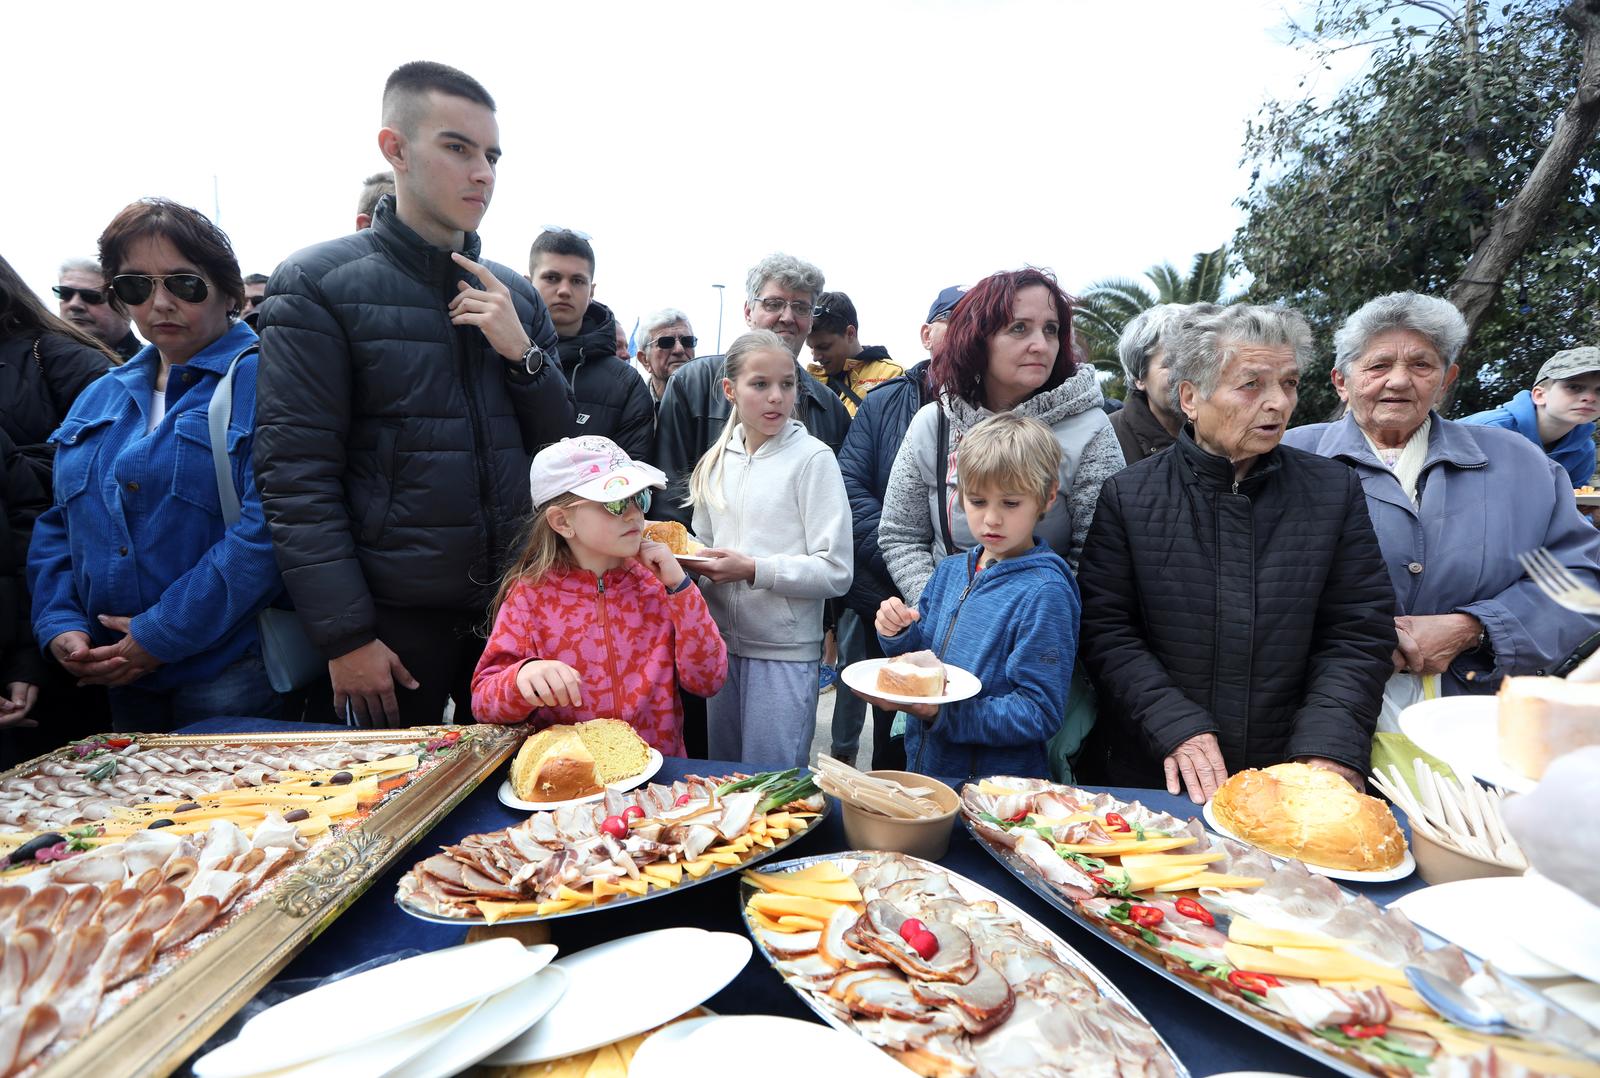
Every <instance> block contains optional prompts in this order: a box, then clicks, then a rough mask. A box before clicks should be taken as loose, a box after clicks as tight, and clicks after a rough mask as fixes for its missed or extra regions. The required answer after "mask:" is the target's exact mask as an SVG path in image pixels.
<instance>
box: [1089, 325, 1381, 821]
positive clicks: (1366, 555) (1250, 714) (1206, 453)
mask: <svg viewBox="0 0 1600 1078" xmlns="http://www.w3.org/2000/svg"><path fill="white" fill-rule="evenodd" d="M1168 347H1169V348H1170V349H1171V350H1172V353H1173V355H1172V382H1173V385H1174V387H1175V389H1174V392H1173V396H1174V397H1175V404H1176V405H1178V406H1180V407H1181V410H1182V412H1183V413H1184V415H1186V416H1187V417H1188V418H1189V420H1190V421H1191V423H1192V426H1190V427H1187V428H1185V429H1184V430H1183V431H1181V432H1180V434H1179V436H1178V440H1177V442H1176V443H1175V444H1174V446H1173V447H1172V448H1171V449H1170V450H1169V451H1167V452H1164V453H1159V454H1157V455H1155V456H1154V457H1149V458H1146V459H1145V460H1143V461H1140V462H1139V463H1138V464H1135V465H1133V466H1132V467H1130V468H1128V469H1126V470H1124V471H1122V472H1119V473H1118V474H1117V475H1115V476H1113V477H1112V478H1110V479H1108V480H1107V481H1106V483H1105V486H1104V487H1103V488H1102V489H1101V492H1100V502H1099V505H1098V507H1097V508H1096V510H1095V517H1094V524H1093V526H1092V527H1091V529H1090V532H1089V537H1088V540H1087V542H1086V543H1085V545H1084V550H1083V558H1082V561H1081V563H1080V565H1079V568H1078V586H1079V588H1080V589H1081V590H1082V593H1083V621H1082V627H1081V631H1080V633H1079V637H1078V639H1079V642H1080V644H1079V646H1080V650H1081V654H1082V656H1083V659H1084V661H1085V663H1086V664H1087V666H1088V668H1089V671H1090V673H1091V674H1092V675H1093V677H1094V679H1095V681H1096V683H1097V684H1098V686H1099V688H1100V697H1099V698H1100V708H1099V714H1098V716H1097V725H1096V728H1095V731H1094V738H1093V741H1092V742H1091V748H1090V750H1089V752H1088V754H1087V755H1086V758H1085V763H1084V769H1085V770H1095V771H1099V770H1103V771H1104V774H1100V775H1097V776H1096V778H1095V779H1091V780H1090V781H1100V782H1104V783H1107V784H1109V785H1119V786H1143V787H1152V786H1159V785H1162V782H1163V779H1164V780H1165V785H1166V787H1167V789H1168V790H1169V791H1170V792H1172V793H1178V792H1179V789H1180V786H1181V787H1182V788H1185V789H1187V791H1188V793H1189V796H1190V798H1191V799H1192V800H1193V801H1194V802H1195V803H1196V804H1199V803H1201V802H1204V801H1206V800H1208V799H1209V798H1210V797H1211V795H1212V794H1213V793H1214V792H1215V791H1216V789H1217V787H1218V786H1220V785H1221V784H1222V782H1223V780H1224V779H1226V778H1227V776H1228V774H1229V773H1230V772H1232V771H1237V770H1240V769H1242V768H1248V767H1264V766H1267V765H1270V764H1275V763H1281V762H1283V761H1285V760H1290V759H1296V760H1300V761H1302V762H1304V763H1308V764H1311V765H1312V766H1315V767H1323V768H1326V769H1328V770H1331V771H1334V772H1336V773H1338V774H1340V775H1342V776H1343V777H1344V778H1346V779H1347V780H1348V781H1350V783H1351V784H1352V785H1354V786H1355V787H1356V788H1357V789H1360V788H1361V787H1362V776H1363V775H1364V774H1365V773H1366V770H1367V765H1368V759H1369V755H1370V751H1371V741H1372V731H1373V729H1374V727H1375V726H1376V725H1377V718H1378V710H1379V706H1380V703H1381V700H1382V697H1383V686H1384V682H1385V681H1386V680H1387V679H1388V677H1389V675H1390V674H1391V673H1392V672H1393V666H1392V665H1391V662H1390V656H1391V655H1392V653H1393V652H1394V648H1395V637H1394V624H1393V619H1394V590H1393V588H1392V586H1391V585H1390V583H1389V577H1388V572H1387V571H1386V569H1385V568H1384V564H1383V560H1382V554H1381V553H1380V551H1379V548H1378V540H1377V536H1376V535H1375V534H1374V532H1373V529H1372V521H1371V518H1370V517H1369V516H1368V515H1367V507H1366V498H1365V496H1364V495H1363V493H1362V490H1361V481H1360V479H1359V478H1358V477H1357V475H1356V473H1355V472H1353V471H1351V470H1350V469H1348V468H1345V467H1342V466H1336V467H1332V468H1330V467H1328V465H1329V464H1330V463H1332V464H1335V465H1338V463H1339V462H1337V461H1329V460H1327V459H1325V458H1322V457H1318V456H1315V455H1313V454H1311V453H1306V452H1302V451H1300V450H1298V449H1291V448H1289V447H1287V446H1280V445H1279V444H1278V443H1279V440H1280V439H1281V438H1282V437H1283V432H1284V430H1285V429H1286V428H1287V426H1288V422H1289V417H1290V415H1291V413H1292V412H1293V411H1294V403H1295V398H1296V391H1297V387H1298V384H1299V378H1300V370H1301V368H1302V367H1303V366H1304V365H1305V364H1306V363H1307V362H1308V361H1309V359H1310V356H1311V331H1310V329H1309V328H1308V327H1307V325H1306V323H1305V320H1304V319H1303V318H1301V317H1300V315H1299V314H1298V313H1296V312H1294V311H1290V310H1286V309H1284V308H1268V307H1250V306H1245V305H1243V304H1238V305H1235V306H1233V307H1229V308H1226V309H1225V310H1223V311H1221V312H1220V313H1218V314H1215V315H1208V316H1202V317H1200V318H1196V319H1187V318H1186V319H1185V320H1184V322H1183V323H1182V324H1181V325H1180V326H1179V328H1178V329H1177V330H1176V331H1175V333H1174V334H1172V335H1171V336H1169V345H1168ZM1225 357H1226V362H1224V358H1225Z"/></svg>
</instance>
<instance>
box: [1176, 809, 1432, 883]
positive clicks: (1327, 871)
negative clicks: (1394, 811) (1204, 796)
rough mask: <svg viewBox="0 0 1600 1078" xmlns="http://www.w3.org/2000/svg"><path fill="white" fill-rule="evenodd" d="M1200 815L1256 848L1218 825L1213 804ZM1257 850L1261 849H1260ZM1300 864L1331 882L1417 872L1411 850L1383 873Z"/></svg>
mask: <svg viewBox="0 0 1600 1078" xmlns="http://www.w3.org/2000/svg"><path fill="white" fill-rule="evenodd" d="M1200 814H1201V815H1202V816H1204V817H1205V820H1206V826H1208V827H1210V828H1211V830H1213V831H1215V832H1216V833H1217V834H1219V835H1226V836H1228V837H1229V838H1231V839H1233V840H1234V841H1235V842H1243V843H1244V844H1245V845H1246V846H1255V843H1253V842H1251V841H1250V840H1249V839H1244V838H1240V837H1239V836H1238V835H1236V834H1234V833H1233V832H1232V831H1229V830H1228V829H1227V828H1226V827H1223V826H1222V825H1221V824H1220V823H1218V822H1217V816H1216V813H1214V812H1212V811H1211V802H1209V801H1207V802H1206V804H1205V808H1203V809H1201V810H1200ZM1256 848H1257V849H1260V847H1256ZM1272 856H1273V857H1277V858H1278V859H1279V860H1280V861H1287V860H1290V859H1289V858H1286V857H1283V856H1281V855H1280V854H1272ZM1300 863H1301V864H1302V865H1305V866H1306V871H1308V872H1313V873H1315V874H1316V875H1318V876H1326V877H1328V878H1329V879H1330V880H1354V881H1355V882H1356V883H1388V882H1389V881H1390V880H1403V879H1405V878H1406V877H1407V876H1409V875H1411V874H1412V873H1413V872H1415V871H1416V870H1417V859H1416V858H1415V857H1412V856H1411V851H1410V850H1406V855H1405V857H1403V858H1402V859H1401V861H1400V863H1399V864H1398V865H1396V866H1394V867H1393V868H1386V869H1384V870H1383V871H1382V872H1357V871H1355V870H1353V869H1348V868H1328V867H1326V866H1324V865H1313V864H1312V863H1311V862H1310V861H1301V862H1300Z"/></svg>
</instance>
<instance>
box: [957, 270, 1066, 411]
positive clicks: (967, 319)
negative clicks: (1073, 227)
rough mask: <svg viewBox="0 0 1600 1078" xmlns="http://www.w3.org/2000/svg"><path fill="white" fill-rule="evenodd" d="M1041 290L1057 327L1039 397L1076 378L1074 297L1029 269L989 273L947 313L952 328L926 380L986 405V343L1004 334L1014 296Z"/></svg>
mask: <svg viewBox="0 0 1600 1078" xmlns="http://www.w3.org/2000/svg"><path fill="white" fill-rule="evenodd" d="M1034 287H1040V288H1043V289H1045V290H1046V291H1047V292H1049V293H1050V297H1051V301H1052V303H1054V305H1055V309H1056V319H1057V321H1059V322H1060V324H1061V337H1060V341H1061V345H1060V349H1059V351H1057V352H1056V363H1055V366H1054V367H1053V368H1051V371H1050V374H1049V376H1048V377H1047V378H1045V380H1044V385H1042V386H1040V387H1039V389H1038V391H1037V392H1039V393H1044V392H1047V391H1049V390H1052V389H1055V388H1056V387H1057V386H1059V385H1061V383H1063V382H1065V381H1066V380H1067V379H1068V378H1070V377H1072V376H1073V375H1074V374H1076V373H1078V362H1077V357H1076V355H1075V354H1074V344H1073V333H1072V298H1071V297H1070V296H1068V295H1067V294H1066V293H1065V292H1063V291H1062V290H1061V286H1060V285H1059V284H1057V283H1056V279H1055V277H1054V276H1052V275H1051V274H1050V273H1048V272H1046V271H1045V270H1041V269H1035V268H1034V267H1032V266H1028V267H1026V268H1024V269H1019V270H1005V271H1002V272H1000V273H992V274H990V275H989V276H987V277H985V278H984V279H983V280H981V281H979V282H978V283H977V284H975V285H973V286H972V287H971V288H970V289H968V290H967V294H966V295H964V296H962V297H961V302H959V303H957V304H956V306H955V309H954V310H953V311H951V312H950V328H949V329H948V330H947V331H946V332H945V336H944V340H943V341H941V342H940V344H939V350H938V351H937V352H935V353H934V356H933V363H932V364H931V365H930V366H929V368H928V381H929V383H930V384H931V385H933V386H935V387H937V389H938V390H939V392H941V393H947V394H949V395H950V396H952V397H958V398H960V399H961V400H964V401H966V402H967V403H968V404H976V405H982V404H983V403H984V394H983V379H984V375H985V374H987V373H988V370H989V338H990V337H993V336H994V335H995V334H996V333H999V332H1000V331H1001V330H1002V329H1004V328H1005V327H1006V326H1007V325H1008V324H1009V323H1010V321H1011V315H1012V312H1013V311H1015V310H1016V306H1017V293H1018V292H1021V291H1022V290H1023V289H1024V288H1034Z"/></svg>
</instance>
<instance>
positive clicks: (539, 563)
mask: <svg viewBox="0 0 1600 1078" xmlns="http://www.w3.org/2000/svg"><path fill="white" fill-rule="evenodd" d="M583 500H584V499H582V498H580V497H578V496H577V495H576V494H561V495H557V496H556V497H554V498H551V499H550V500H549V501H547V502H545V503H544V504H543V505H541V506H538V507H536V508H535V509H534V511H533V515H532V516H531V517H530V518H529V519H528V525H527V529H526V531H527V536H528V538H527V540H526V541H525V542H524V543H523V544H522V553H520V554H518V555H517V560H516V561H514V562H512V563H511V568H510V569H508V570H507V571H506V575H505V577H504V578H503V579H502V580H501V581H500V588H499V590H497V591H496V592H495V593H494V602H492V603H490V604H489V631H491V632H493V630H494V619H495V618H497V617H499V616H500V607H501V605H502V604H504V603H505V601H506V596H507V595H510V594H511V589H512V588H513V587H515V586H516V585H517V583H518V582H519V581H523V580H526V581H528V582H529V583H537V582H538V581H539V580H541V579H543V577H544V576H545V574H546V573H548V572H550V571H551V570H552V569H558V568H559V569H570V568H572V567H573V566H574V565H576V564H577V562H576V561H574V560H573V557H572V548H571V547H569V546H568V545H567V540H566V537H565V536H563V535H562V534H561V533H560V532H558V531H556V530H555V528H553V527H551V525H550V517H549V512H548V511H549V510H551V509H568V508H571V507H572V506H574V505H577V504H578V503H579V502H581V501H583Z"/></svg>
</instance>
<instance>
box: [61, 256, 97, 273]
mask: <svg viewBox="0 0 1600 1078" xmlns="http://www.w3.org/2000/svg"><path fill="white" fill-rule="evenodd" d="M73 272H77V273H92V274H94V275H95V276H96V277H104V276H105V275H106V271H105V270H103V269H101V268H100V263H98V262H96V261H95V260H94V259H92V258H69V259H67V260H66V261H65V262H63V263H61V272H60V276H62V277H64V276H66V275H67V274H69V273H73Z"/></svg>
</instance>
